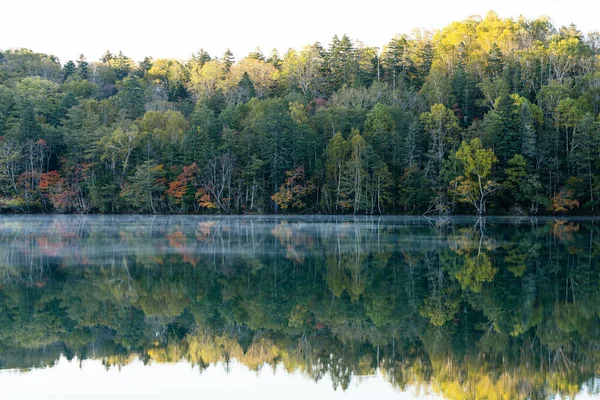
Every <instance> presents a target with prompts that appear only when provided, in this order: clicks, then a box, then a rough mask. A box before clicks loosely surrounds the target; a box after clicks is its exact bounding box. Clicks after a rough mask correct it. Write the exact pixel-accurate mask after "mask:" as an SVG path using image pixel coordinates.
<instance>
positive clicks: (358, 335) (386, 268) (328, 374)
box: [0, 216, 600, 400]
mask: <svg viewBox="0 0 600 400" xmlns="http://www.w3.org/2000/svg"><path fill="white" fill-rule="evenodd" d="M26 218H28V217H26ZM29 218H36V220H35V221H32V220H31V219H28V220H27V221H24V218H23V217H21V216H17V217H14V218H13V217H5V218H3V219H2V221H0V231H1V232H2V233H3V235H2V236H0V257H1V258H2V259H3V260H4V262H3V263H2V264H1V265H0V368H1V369H6V368H11V369H12V368H19V369H30V368H43V367H46V366H48V365H50V366H51V365H53V364H55V363H56V362H57V360H58V359H59V358H60V357H61V356H65V357H66V358H67V359H74V358H77V359H78V360H85V359H97V360H98V359H99V360H102V362H103V363H104V364H105V365H106V367H107V368H111V367H120V366H123V365H127V364H129V363H130V362H132V361H133V360H136V359H142V360H143V361H144V362H145V363H149V364H151V363H165V362H181V361H182V360H185V361H187V362H188V363H190V364H192V365H195V366H196V368H197V369H199V370H200V371H202V370H204V369H206V368H208V367H209V366H211V365H215V364H217V363H219V364H220V363H225V364H227V363H229V362H230V361H233V360H237V361H239V362H241V363H243V364H245V365H247V366H248V367H249V368H251V369H253V370H258V369H260V368H261V367H263V366H265V365H272V366H275V365H283V366H284V367H285V369H286V370H287V371H301V372H302V373H304V374H306V375H307V376H309V377H311V378H312V379H313V380H315V381H319V380H321V379H329V378H331V379H332V380H333V385H334V387H337V388H338V390H339V389H346V388H348V387H351V386H353V384H351V382H353V380H354V379H355V378H356V376H364V375H373V374H376V373H378V372H381V376H382V377H383V378H384V379H386V380H387V381H389V382H390V383H391V384H392V385H394V387H397V388H398V389H403V390H406V389H411V388H413V389H414V388H415V387H416V388H420V389H421V390H420V391H421V393H424V392H428V391H432V390H433V391H434V392H435V393H438V394H440V395H442V396H443V397H444V398H448V399H457V400H458V399H463V400H467V399H468V400H475V399H511V400H514V399H548V398H557V399H558V398H570V399H574V398H578V397H577V394H578V393H580V392H587V393H589V394H590V398H592V397H593V398H596V397H594V396H597V395H598V394H600V382H598V378H597V377H598V376H599V375H600V364H599V363H598V357H599V355H600V347H599V343H600V324H599V323H598V322H599V318H598V317H599V315H600V286H599V285H598V282H599V277H600V275H599V268H598V267H599V265H598V264H599V262H600V261H599V260H600V235H598V223H597V222H570V223H569V222H564V221H554V220H540V221H536V220H535V219H529V218H524V219H523V220H521V222H518V221H516V220H514V219H513V220H511V221H510V222H504V223H500V222H491V221H489V220H487V221H485V226H483V225H482V224H481V223H480V222H479V223H478V222H476V221H477V219H475V218H474V219H473V220H471V221H466V222H463V223H460V224H457V223H454V224H441V225H437V226H436V225H434V224H428V223H426V221H424V220H423V219H420V220H419V219H417V218H414V220H404V221H399V220H387V221H386V220H383V221H380V220H379V217H365V219H361V220H360V221H361V223H354V224H347V223H345V221H348V219H338V220H337V221H330V222H336V223H335V224H332V223H329V224H322V223H318V224H315V223H314V221H312V222H311V221H307V220H305V219H300V220H293V219H287V220H286V219H285V218H289V217H283V218H281V219H275V218H273V219H272V220H270V221H268V222H265V217H261V218H254V217H247V216H244V217H237V216H236V217H231V218H222V217H219V218H214V217H207V216H185V217H182V216H157V217H140V216H132V217H123V216H116V217H113V216H108V217H97V216H78V217H74V218H70V217H64V216H53V217H50V218H46V217H42V218H40V217H35V216H34V217H29ZM330 218H341V217H338V216H336V217H330ZM366 218H371V220H367V219H366ZM321 222H322V221H321ZM84 368H85V365H84ZM281 372H282V371H281V370H280V373H281ZM123 379H127V378H126V377H125V376H124V377H123Z"/></svg>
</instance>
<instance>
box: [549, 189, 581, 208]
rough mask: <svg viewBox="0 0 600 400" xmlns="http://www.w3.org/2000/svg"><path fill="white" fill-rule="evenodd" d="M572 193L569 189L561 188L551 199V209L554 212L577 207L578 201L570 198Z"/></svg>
mask: <svg viewBox="0 0 600 400" xmlns="http://www.w3.org/2000/svg"><path fill="white" fill-rule="evenodd" d="M572 196H573V193H572V192H571V191H570V190H561V191H560V192H559V193H557V194H556V195H555V196H554V197H553V198H552V199H551V202H552V210H553V211H554V212H555V213H562V212H567V211H571V210H573V209H574V208H577V207H579V201H577V200H575V199H573V198H572Z"/></svg>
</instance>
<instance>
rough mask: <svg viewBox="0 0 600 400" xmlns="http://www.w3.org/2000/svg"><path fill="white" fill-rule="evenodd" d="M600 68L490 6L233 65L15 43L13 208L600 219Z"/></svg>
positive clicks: (9, 198)
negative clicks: (444, 22) (385, 37)
mask: <svg viewBox="0 0 600 400" xmlns="http://www.w3.org/2000/svg"><path fill="white" fill-rule="evenodd" d="M399 29H401V27H399ZM82 50H83V51H85V49H82ZM599 63H600V33H599V32H591V33H585V34H584V33H582V32H580V31H579V30H578V29H577V27H576V26H575V25H570V26H563V27H560V28H559V27H556V26H554V24H553V23H552V21H551V20H550V18H548V17H540V18H537V19H526V18H523V17H520V18H501V17H499V16H498V15H497V14H495V13H494V12H490V13H488V14H487V15H486V16H485V17H477V16H475V17H470V18H467V19H465V20H463V21H459V22H453V23H451V24H450V25H448V26H446V27H445V28H443V29H441V30H438V31H435V32H429V31H423V30H420V31H414V32H412V33H411V34H410V35H398V36H396V37H394V38H392V39H391V40H390V41H389V43H388V44H387V45H385V46H383V48H376V47H370V46H369V45H367V44H364V43H362V42H360V41H359V40H353V39H351V38H350V37H348V36H347V35H342V36H337V35H336V36H334V37H333V38H332V40H331V43H329V44H326V45H323V44H321V43H314V44H310V45H307V46H306V47H304V48H302V49H289V50H288V51H286V52H285V54H281V55H280V54H278V52H277V51H273V52H272V53H270V54H264V53H263V52H262V51H261V50H260V49H259V48H257V49H256V50H255V51H253V52H251V53H249V54H248V55H247V56H245V57H244V58H241V59H237V60H236V59H235V58H234V55H233V54H232V53H231V51H229V50H227V51H225V52H224V54H223V55H222V56H217V55H210V54H208V53H207V52H206V51H204V50H199V51H197V52H196V53H194V54H193V55H192V56H191V57H190V58H189V59H188V60H174V59H153V58H151V57H146V58H144V60H142V61H141V62H136V61H134V60H132V59H131V58H129V57H127V56H126V55H125V54H123V53H122V52H118V53H111V52H109V51H107V52H106V53H105V54H104V56H102V58H101V59H100V60H99V61H88V60H87V59H86V58H85V56H84V55H81V56H80V57H79V58H78V59H77V60H68V61H66V62H64V63H62V62H61V61H60V60H58V59H57V58H56V57H54V56H52V55H47V54H41V53H36V52H34V51H31V50H27V49H5V50H4V51H0V212H21V213H34V212H55V213H182V214H184V213H221V214H241V213H251V214H252V213H256V214H258V213H318V214H344V213H348V214H438V215H439V214H478V215H482V214H492V215H493V214H495V215H500V214H521V215H522V214H566V213H576V214H597V213H598V211H599V205H600V203H599V202H600V118H599V113H600V67H599Z"/></svg>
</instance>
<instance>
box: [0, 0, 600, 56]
mask: <svg viewBox="0 0 600 400" xmlns="http://www.w3.org/2000/svg"><path fill="white" fill-rule="evenodd" d="M2 3H3V4H2V5H1V6H0V21H1V22H0V49H7V48H19V47H25V48H29V49H32V50H34V51H38V52H44V53H51V54H54V55H56V56H58V57H59V58H60V59H61V61H63V62H64V61H66V60H68V59H75V58H77V56H78V55H79V54H80V53H84V54H85V55H86V56H87V57H88V59H89V60H97V59H98V58H99V57H100V56H101V55H102V54H103V53H104V52H105V51H106V50H107V49H110V50H111V51H112V52H113V53H116V52H118V51H119V50H121V51H123V53H124V54H126V55H128V56H130V57H132V58H134V59H135V60H141V59H143V58H144V56H146V55H151V56H153V57H154V58H155V59H156V58H176V59H187V58H189V56H190V55H191V54H192V53H193V52H196V51H197V50H199V49H200V48H204V49H206V50H208V51H209V53H211V55H213V56H214V55H218V56H220V55H221V54H222V53H223V52H224V50H225V49H226V48H227V47H230V48H231V50H232V51H233V52H234V54H235V56H236V58H238V59H239V58H243V57H244V56H245V55H246V54H247V53H248V52H250V51H252V50H253V49H254V48H255V47H257V46H259V47H260V48H261V49H262V50H263V52H264V53H265V54H268V53H270V51H271V49H273V48H277V49H278V50H279V51H280V52H281V53H284V52H285V50H287V49H288V48H289V47H293V48H301V47H302V46H304V45H306V44H309V43H313V42H315V41H320V42H321V43H323V44H324V45H327V44H329V43H330V41H331V37H332V36H333V35H334V34H343V33H347V34H348V35H349V36H350V37H351V38H353V39H360V40H361V41H363V42H364V43H365V44H367V45H370V46H379V47H381V46H383V45H384V44H385V43H387V42H388V41H389V39H390V38H392V37H393V36H394V35H395V34H397V33H410V32H411V31H412V30H413V29H415V28H425V29H438V28H442V27H444V26H445V25H447V24H448V23H450V22H451V21H455V20H460V19H463V18H465V17H467V16H469V15H477V14H478V15H485V14H486V12H487V11H489V10H494V11H496V12H497V13H498V14H499V15H500V16H501V17H509V16H512V17H518V16H519V15H524V16H526V17H528V18H535V17H538V16H540V15H548V16H550V17H551V18H552V20H553V21H554V22H555V23H556V25H558V26H560V25H566V24H569V23H571V22H574V23H575V24H576V25H577V26H578V27H579V28H580V29H581V30H582V31H583V32H584V33H587V32H589V31H592V30H600V20H599V19H598V16H599V15H600V1H598V0H571V1H564V0H562V1H558V0H545V1H541V0H502V1H488V0H467V1H448V0H444V1H437V0H436V1H427V0H425V1H423V0H415V1H402V0H380V1H373V0H371V1H352V0H301V1H294V0H229V1H225V0H221V1H218V0H213V1H203V0H196V1H184V0H166V1H165V0H163V1H156V0H102V1H94V2H91V1H86V2H83V1H81V0H52V1H49V0H6V1H3V2H2Z"/></svg>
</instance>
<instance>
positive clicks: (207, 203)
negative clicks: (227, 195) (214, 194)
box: [195, 188, 217, 208]
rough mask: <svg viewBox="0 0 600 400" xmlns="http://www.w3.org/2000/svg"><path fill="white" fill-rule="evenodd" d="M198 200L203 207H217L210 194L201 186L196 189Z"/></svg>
mask: <svg viewBox="0 0 600 400" xmlns="http://www.w3.org/2000/svg"><path fill="white" fill-rule="evenodd" d="M195 197H196V202H197V203H198V205H199V206H200V207H203V208H217V205H216V204H215V202H214V201H212V199H211V197H210V194H208V193H207V192H206V190H205V189H203V188H200V189H198V190H197V191H196V196H195Z"/></svg>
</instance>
